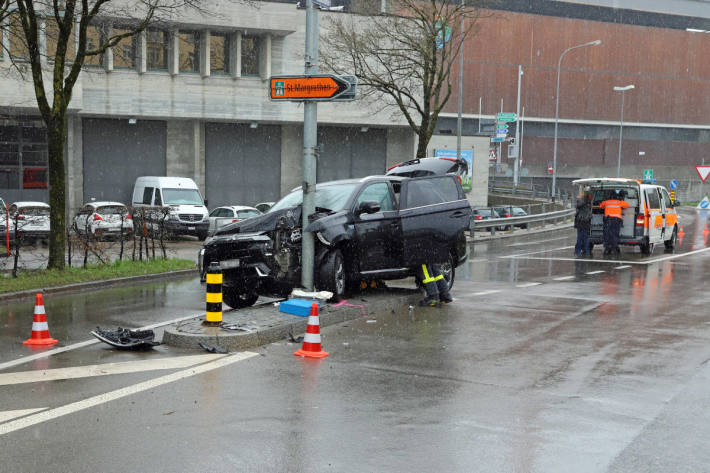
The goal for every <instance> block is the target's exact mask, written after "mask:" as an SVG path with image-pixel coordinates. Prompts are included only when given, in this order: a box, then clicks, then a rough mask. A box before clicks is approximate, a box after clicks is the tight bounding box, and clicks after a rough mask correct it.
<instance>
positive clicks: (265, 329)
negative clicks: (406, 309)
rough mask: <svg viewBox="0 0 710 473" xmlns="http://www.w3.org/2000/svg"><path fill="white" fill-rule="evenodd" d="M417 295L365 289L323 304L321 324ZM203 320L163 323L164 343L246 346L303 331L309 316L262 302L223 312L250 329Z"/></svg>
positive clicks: (394, 305)
mask: <svg viewBox="0 0 710 473" xmlns="http://www.w3.org/2000/svg"><path fill="white" fill-rule="evenodd" d="M363 298H364V299H363ZM420 298H421V293H420V292H419V291H418V290H416V289H404V288H390V289H387V290H385V291H382V292H379V293H365V294H362V295H361V297H358V298H357V299H352V300H350V301H346V304H351V305H346V304H343V305H338V304H322V305H321V311H320V326H321V327H327V326H329V325H334V324H339V323H341V322H345V321H347V320H353V319H357V318H359V317H363V316H367V317H376V316H377V315H378V314H383V313H387V312H388V311H391V310H395V309H398V308H400V307H402V306H403V305H410V304H414V303H416V301H418V300H419V299H420ZM361 299H362V300H361ZM360 306H362V307H360ZM255 319H257V320H258V321H257V320H255ZM203 320H204V316H201V317H196V318H195V319H191V320H188V321H186V322H182V323H179V324H174V325H171V326H168V327H166V328H165V332H164V333H163V343H164V344H166V345H169V346H173V347H180V348H198V349H201V348H200V346H199V343H204V344H206V345H210V346H220V347H222V348H225V349H226V350H229V351H236V350H246V349H249V348H255V347H258V346H262V345H267V344H269V343H273V342H277V341H279V340H284V339H285V338H287V337H288V334H289V332H290V333H293V334H294V335H298V334H302V333H304V332H305V331H306V325H307V323H308V317H299V316H297V315H291V314H284V313H281V312H278V309H277V308H276V307H274V306H273V304H263V305H260V306H257V307H250V308H248V309H240V310H234V311H230V312H225V313H224V314H223V316H222V320H223V324H236V325H239V326H241V327H244V328H245V329H248V330H249V332H234V331H229V330H226V329H223V328H220V327H204V326H203V325H202V321H203ZM326 347H327V344H326Z"/></svg>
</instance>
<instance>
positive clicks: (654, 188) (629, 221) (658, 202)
mask: <svg viewBox="0 0 710 473" xmlns="http://www.w3.org/2000/svg"><path fill="white" fill-rule="evenodd" d="M573 183H574V184H575V185H578V186H580V187H581V189H582V190H583V191H584V192H585V193H586V192H591V193H592V195H593V197H594V200H593V201H592V231H591V235H590V240H589V241H590V245H591V246H592V247H593V246H594V245H599V244H601V243H602V242H603V240H604V238H603V237H604V235H603V233H604V231H603V228H604V223H603V221H604V211H603V210H602V209H601V208H600V204H601V203H602V202H603V201H605V200H607V199H610V198H611V199H614V198H616V197H615V196H616V195H618V193H621V192H623V194H624V196H625V197H624V200H625V201H626V202H628V203H629V208H627V209H623V210H622V224H621V234H620V235H619V244H620V245H635V246H638V247H639V248H640V249H641V253H643V254H644V255H650V254H651V253H653V249H654V247H655V246H656V244H660V243H663V244H664V246H665V247H666V249H668V250H672V249H673V248H674V247H675V244H676V241H677V240H678V228H679V223H678V212H676V209H675V206H676V203H675V202H673V201H671V198H670V196H669V195H668V190H667V189H666V188H665V187H663V186H660V185H656V184H652V183H646V182H645V181H640V180H637V179H622V178H609V177H603V178H591V179H579V180H576V181H574V182H573Z"/></svg>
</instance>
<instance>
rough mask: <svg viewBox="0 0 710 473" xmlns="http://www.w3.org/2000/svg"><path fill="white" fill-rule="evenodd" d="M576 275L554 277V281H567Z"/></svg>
mask: <svg viewBox="0 0 710 473" xmlns="http://www.w3.org/2000/svg"><path fill="white" fill-rule="evenodd" d="M575 277H576V276H560V277H559V278H554V279H555V281H569V280H570V279H574V278H575Z"/></svg>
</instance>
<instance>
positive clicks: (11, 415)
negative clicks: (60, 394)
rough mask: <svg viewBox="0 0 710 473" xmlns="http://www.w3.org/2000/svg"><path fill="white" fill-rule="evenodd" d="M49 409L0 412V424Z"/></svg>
mask: <svg viewBox="0 0 710 473" xmlns="http://www.w3.org/2000/svg"><path fill="white" fill-rule="evenodd" d="M46 409H49V408H48V407H39V408H37V409H17V410H14V411H0V423H2V422H7V421H8V420H12V419H16V418H18V417H24V416H26V415H28V414H34V413H35V412H39V411H44V410H46Z"/></svg>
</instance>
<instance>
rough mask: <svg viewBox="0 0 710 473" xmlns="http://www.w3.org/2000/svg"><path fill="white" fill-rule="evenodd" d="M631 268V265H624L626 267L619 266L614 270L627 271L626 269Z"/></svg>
mask: <svg viewBox="0 0 710 473" xmlns="http://www.w3.org/2000/svg"><path fill="white" fill-rule="evenodd" d="M630 267H631V266H630V265H628V264H624V265H622V266H617V267H616V268H614V269H626V268H630Z"/></svg>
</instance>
